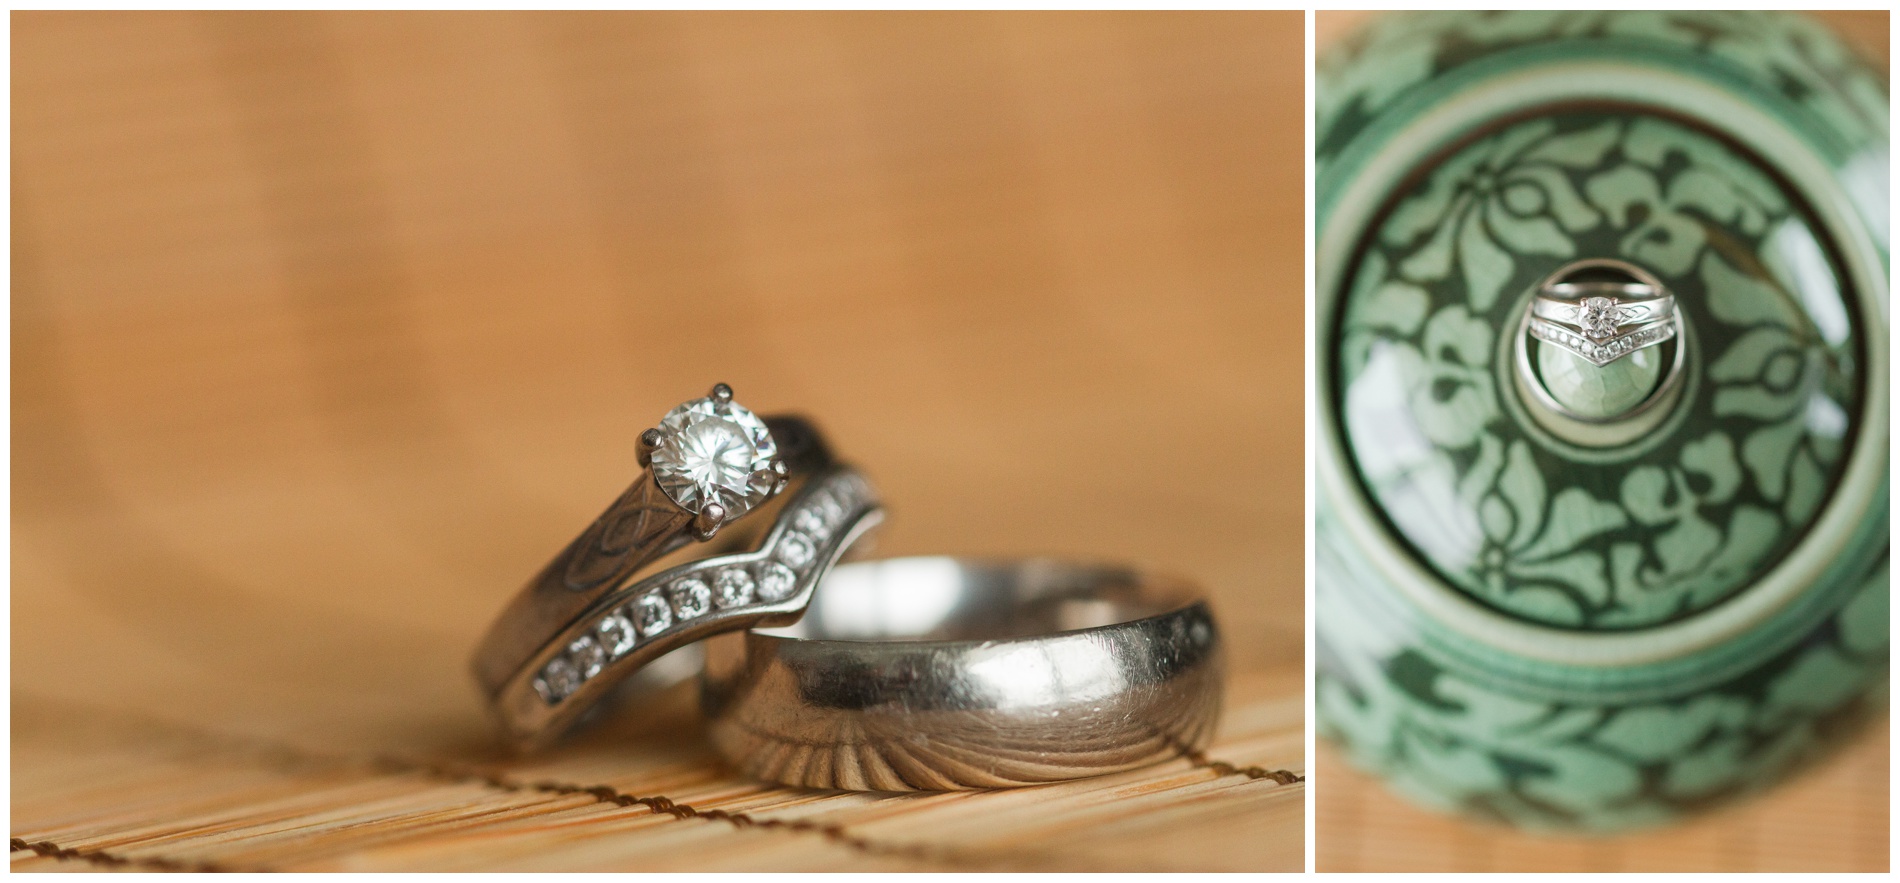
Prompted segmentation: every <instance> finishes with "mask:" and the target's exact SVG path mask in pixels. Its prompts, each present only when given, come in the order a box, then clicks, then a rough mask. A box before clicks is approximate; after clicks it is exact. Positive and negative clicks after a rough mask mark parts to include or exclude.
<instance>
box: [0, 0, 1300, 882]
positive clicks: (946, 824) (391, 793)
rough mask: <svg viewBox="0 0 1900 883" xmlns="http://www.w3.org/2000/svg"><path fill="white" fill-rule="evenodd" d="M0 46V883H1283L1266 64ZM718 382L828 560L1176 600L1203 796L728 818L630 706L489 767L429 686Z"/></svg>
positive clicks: (754, 795)
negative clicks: (310, 878) (1143, 590)
mask: <svg viewBox="0 0 1900 883" xmlns="http://www.w3.org/2000/svg"><path fill="white" fill-rule="evenodd" d="M12 25H13V28H12V33H13V41H12V49H13V68H12V76H13V203H12V221H13V241H12V246H13V252H12V254H13V276H12V281H13V288H12V319H13V337H12V343H13V361H12V369H13V428H14V431H13V436H12V442H13V448H12V451H13V464H12V465H13V473H12V474H13V496H12V503H13V531H12V542H13V545H12V550H13V556H12V576H13V581H12V588H13V591H12V608H11V611H12V617H13V629H12V646H13V654H12V673H13V675H12V677H13V681H12V686H13V691H12V728H11V729H12V774H13V775H12V782H13V784H12V803H11V809H12V822H11V825H12V830H11V832H10V833H11V835H12V837H13V848H14V852H13V867H14V869H16V870H22V869H73V870H93V869H99V868H109V867H115V866H127V867H134V868H154V869H166V868H200V867H213V868H221V869H237V870H244V869H264V868H273V869H316V868H351V869H446V868H470V869H566V868H591V869H636V868H637V869H660V868H666V869H682V870H684V869H741V868H751V869H778V870H792V869H821V868H829V869H864V868H878V867H882V868H941V869H956V868H1037V869H1063V868H1074V869H1082V868H1113V869H1117V870H1130V869H1140V868H1154V869H1209V870H1211V869H1295V868H1298V867H1299V866H1300V864H1301V861H1302V858H1301V855H1302V854H1301V840H1302V838H1301V826H1302V821H1301V819H1302V808H1301V804H1302V801H1303V791H1302V787H1301V786H1300V785H1299V784H1298V783H1293V784H1282V783H1281V782H1280V781H1278V780H1277V779H1278V778H1286V777H1285V776H1280V777H1277V778H1276V777H1275V776H1272V775H1268V774H1269V773H1273V772H1274V771H1280V770H1287V771H1292V772H1293V773H1300V772H1303V771H1304V770H1303V750H1304V749H1303V745H1302V741H1301V699H1300V681H1301V678H1300V673H1299V665H1300V659H1301V635H1302V627H1301V623H1302V608H1301V598H1302V592H1301V568H1300V561H1301V547H1302V544H1301V526H1300V525H1301V509H1302V499H1301V498H1302V495H1301V473H1302V469H1301V461H1302V455H1301V444H1302V438H1303V435H1302V428H1301V422H1302V421H1301V365H1302V359H1301V347H1300V343H1299V341H1300V339H1301V333H1300V329H1301V328H1302V325H1303V319H1302V303H1303V300H1302V290H1301V288H1302V276H1301V257H1302V253H1303V252H1302V238H1301V237H1302V211H1301V202H1302V156H1301V151H1302V142H1301V129H1302V127H1301V124H1300V120H1301V119H1302V90H1301V76H1302V70H1303V67H1302V65H1303V51H1302V45H1303V44H1302V36H1301V35H1302V27H1301V16H1300V14H1299V13H1239V14H1212V15H1204V14H903V15H857V14H851V15H794V14H703V15H697V14H696V15H673V14H558V15H554V14H550V15H540V14H433V13H400V14H398V13H388V14H348V13H337V14H330V13H322V14H318V13H296V14H275V13H273V14H168V13H120V12H114V13H40V12H22V13H15V14H14V15H13V17H12ZM716 380H724V381H726V382H729V383H731V384H732V385H733V386H734V387H736V388H737V389H738V391H739V394H740V396H741V398H742V400H743V401H745V402H747V403H748V404H750V405H751V406H752V407H754V408H756V409H759V410H762V411H768V412H769V411H778V410H789V409H798V410H803V411H806V412H808V413H810V414H812V415H815V416H816V417H818V418H820V419H821V421H822V423H823V424H824V426H825V427H826V428H827V429H828V430H829V432H830V433H831V435H832V437H833V438H834V440H835V441H836V443H837V444H838V446H839V447H840V448H841V449H842V450H843V451H844V452H845V453H846V454H847V455H848V456H850V457H852V458H853V459H855V460H856V461H858V462H859V463H860V464H862V465H863V466H865V467H866V468H867V469H868V470H869V471H870V473H871V474H872V475H873V476H874V477H875V478H876V479H877V480H878V481H879V483H880V485H881V487H882V489H883V490H884V492H885V494H886V496H887V499H889V500H892V501H894V503H895V507H894V512H893V517H892V521H891V523H890V525H889V527H888V529H887V530H886V531H885V533H884V535H883V536H882V538H881V541H880V547H879V550H880V552H882V553H886V554H906V553H936V552H954V553H974V554H988V555H1017V554H1056V555H1069V556H1079V557H1083V558H1091V559H1120V560H1128V561H1132V562H1136V563H1139V564H1142V565H1146V566H1150V567H1155V568H1164V569H1168V570H1173V571H1179V572H1183V573H1186V574H1190V575H1192V576H1195V577H1198V578H1199V579H1201V580H1203V581H1204V582H1205V583H1206V584H1207V585H1208V586H1209V588H1210V590H1211V591H1212V593H1213V596H1214V598H1215V601H1216V604H1217V606H1218V612H1219V615H1220V616H1221V617H1222V621H1223V624H1224V626H1225V629H1226V632H1227V634H1228V636H1229V638H1230V644H1231V647H1232V656H1231V659H1230V662H1231V664H1232V670H1233V672H1234V678H1233V684H1232V689H1231V691H1230V697H1229V703H1228V709H1229V710H1228V714H1227V717H1226V719H1225V722H1224V725H1223V729H1222V731H1221V734H1220V736H1219V740H1218V742H1217V744H1216V745H1215V746H1214V748H1213V749H1211V750H1210V752H1209V755H1210V757H1209V758H1208V759H1203V760H1200V761H1189V760H1180V761H1175V762H1171V763H1168V764H1164V765H1162V766H1158V767H1155V768H1152V769H1149V770H1144V771H1139V772H1136V773H1130V774H1126V775H1122V776H1114V777H1108V778H1106V779H1101V780H1095V781H1092V782H1087V783H1080V784H1077V785H1072V786H1063V787H1051V788H1040V789H1028V790H1022V791H1014V792H998V793H992V794H975V795H970V794H963V795H948V796H922V797H914V796H913V797H888V796H863V795H829V794H820V793H813V792H804V791H796V790H791V789H777V788H765V787H761V786H757V785H754V784H752V783H749V782H747V781H746V780H744V779H742V778H740V777H737V776H736V775H734V774H732V773H731V772H729V771H727V770H724V769H723V768H721V767H720V766H719V764H718V763H717V762H716V760H715V759H714V758H713V757H712V756H711V755H710V754H709V753H708V752H707V751H706V750H705V749H704V748H702V747H701V742H700V736H699V733H698V721H697V719H696V715H697V712H696V711H695V710H694V708H693V704H692V701H691V697H690V696H689V695H686V694H684V693H678V692H676V693H675V694H671V695H669V697H667V698H666V700H665V701H662V702H658V703H654V704H649V705H646V706H643V707H640V708H635V709H626V710H624V711H623V712H622V713H620V714H618V715H617V716H615V717H614V718H612V719H611V720H609V721H607V722H605V724H604V725H603V726H601V727H599V728H597V729H595V730H594V731H592V732H590V733H588V734H587V735H586V736H585V737H584V738H582V739H580V740H578V741H577V742H576V743H573V744H570V745H569V746H567V747H565V748H563V749H562V750H559V751H556V752H553V753H551V754H549V755H547V756H545V757H538V758H535V759H533V760H532V761H517V760H512V759H509V758H508V757H506V756H505V755H503V754H501V753H500V752H499V751H498V750H497V746H496V744H495V743H494V741H493V738H492V735H491V732H492V731H491V728H490V725H489V723H488V721H487V720H486V719H485V717H484V716H483V713H482V711H481V710H480V708H479V707H478V705H477V703H476V699H475V693H474V690H473V689H472V687H471V685H470V682H469V678H468V676H467V674H466V669H465V664H466V659H467V656H468V653H469V651H470V649H471V647H472V645H473V642H474V641H475V638H476V637H477V635H478V634H479V632H480V630H481V629H482V628H483V627H484V626H485V625H486V623H487V621H488V619H489V617H490V616H491V615H492V614H493V613H494V612H495V611H496V610H497V609H498V608H499V607H500V605H501V604H502V602H503V600H504V599H505V598H506V597H507V596H508V595H509V594H510V593H512V592H513V591H514V590H515V589H516V588H517V586H518V585H519V584H520V583H521V582H523V581H524V580H525V579H526V578H527V577H528V576H529V575H530V574H531V573H532V572H533V571H534V570H535V569H536V568H538V567H539V566H540V565H541V564H542V563H543V562H545V561H546V559H547V558H548V557H549V556H551V555H552V554H553V553H554V552H555V551H556V550H557V549H558V548H559V547H560V546H561V545H562V544H564V543H565V542H567V541H568V540H569V539H570V538H571V537H572V536H573V535H574V534H575V533H577V532H578V531H579V530H580V529H581V528H582V527H583V526H584V525H585V524H586V522H587V520H588V519H590V518H592V517H593V516H594V515H595V514H597V513H598V511H599V510H600V508H601V507H603V506H604V505H605V504H606V503H607V502H608V501H609V500H610V499H612V497H613V496H614V495H615V494H617V493H618V492H619V491H620V489H621V488H622V487H623V486H624V485H625V483H626V482H627V481H628V480H629V479H630V478H631V476H632V475H633V474H634V472H635V466H634V464H633V462H632V457H633V453H632V452H633V438H634V435H635V434H636V433H637V432H638V431H639V430H640V429H641V428H643V427H645V426H647V425H650V424H651V422H652V421H653V420H654V419H655V418H657V417H658V416H659V415H660V414H661V413H663V412H664V410H665V409H667V408H669V407H671V406H672V405H673V404H675V403H677V402H678V401H680V400H682V399H684V398H687V397H690V396H696V395H700V394H702V393H703V392H704V390H705V389H706V388H707V387H708V386H709V385H710V384H711V383H712V382H714V381H716ZM586 789H593V790H592V791H588V790H586ZM708 810H722V811H725V812H730V813H738V814H740V815H739V816H738V817H736V818H721V817H718V816H714V817H711V818H707V817H705V816H703V815H701V814H702V813H704V812H706V811H708Z"/></svg>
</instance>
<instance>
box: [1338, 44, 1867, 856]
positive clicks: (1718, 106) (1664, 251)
mask: <svg viewBox="0 0 1900 883" xmlns="http://www.w3.org/2000/svg"><path fill="white" fill-rule="evenodd" d="M1318 102H1319V107H1318V131H1317V143H1318V150H1319V157H1318V175H1319V181H1318V191H1317V192H1318V215H1317V216H1318V241H1317V253H1318V283H1319V316H1318V328H1319V349H1318V366H1319V395H1320V400H1321V409H1320V412H1321V414H1322V420H1321V423H1322V426H1321V430H1320V438H1321V442H1320V451H1319V457H1318V461H1319V467H1318V468H1319V507H1318V510H1319V511H1318V526H1317V530H1318V541H1317V542H1318V548H1319V572H1318V603H1317V611H1316V616H1317V623H1318V625H1317V629H1318V636H1319V647H1318V658H1319V674H1318V684H1317V691H1318V692H1317V697H1316V702H1317V706H1318V712H1319V724H1320V727H1321V731H1322V733H1324V734H1325V735H1327V736H1329V737H1330V738H1332V739H1334V740H1337V741H1338V742H1340V743H1342V744H1343V745H1344V746H1345V747H1346V748H1347V750H1348V753H1349V754H1350V756H1351V757H1352V758H1353V760H1354V761H1355V762H1356V763H1357V764H1359V765H1361V766H1363V767H1364V768H1366V769H1368V770H1372V771H1374V772H1376V773H1377V774H1379V775H1381V776H1383V777H1384V778H1385V779H1386V780H1387V781H1388V782H1390V783H1391V784H1392V785H1393V786H1394V787H1395V788H1397V789H1398V790H1400V791H1401V792H1403V793H1404V794H1406V795H1408V796H1410V797H1412V798H1414V799H1416V800H1418V801H1421V802H1424V803H1426V804H1428V805H1431V806H1434V807H1439V808H1443V809H1447V810H1454V811H1461V812H1468V813H1475V814H1479V815H1483V816H1487V817H1491V818H1496V819H1502V820H1506V821H1509V822H1513V823H1516V824H1520V825H1524V826H1528V827H1539V828H1570V829H1591V830H1613V829H1620V828H1627V827H1631V826H1635V825H1643V824H1651V823H1656V822H1660V821H1665V820H1668V819H1671V818H1674V817H1677V816H1679V815H1680V814H1682V813H1684V812H1686V811H1690V810H1694V809H1697V808H1700V807H1704V806H1707V805H1710V804H1713V803H1716V802H1719V801H1722V800H1726V799H1728V798H1730V797H1733V796H1735V795H1739V794H1743V793H1745V792H1748V791H1750V790H1752V789H1755V788H1758V787H1760V786H1762V785H1765V784H1768V783H1771V782H1774V781H1776V780H1777V779H1778V778H1781V777H1782V776H1784V774H1786V773H1787V772H1789V771H1790V770H1793V769H1796V768H1797V767H1798V766H1799V764H1801V763H1802V762H1803V761H1805V760H1807V759H1810V758H1812V757H1814V756H1816V755H1817V754H1818V753H1819V752H1820V751H1822V750H1824V749H1825V748H1826V747H1827V746H1828V745H1829V744H1830V743H1831V742H1833V741H1835V740H1836V738H1837V737H1838V736H1840V735H1842V734H1843V733H1846V732H1848V731H1850V730H1851V729H1852V728H1853V724H1854V723H1856V722H1857V721H1858V720H1859V719H1861V718H1862V717H1864V716H1865V715H1866V714H1868V713H1870V712H1872V713H1881V714H1884V713H1885V704H1886V701H1885V696H1886V682H1887V674H1886V673H1887V657H1888V627H1887V622H1888V617H1887V586H1888V579H1887V573H1888V470H1887V462H1888V399H1889V397H1888V377H1889V369H1888V346H1887V341H1888V335H1887V328H1888V298H1887V277H1888V255H1887V252H1886V248H1887V240H1888V206H1887V192H1888V188H1887V175H1888V147H1887V144H1888V134H1887V133H1888V112H1887V98H1886V96H1885V94H1884V92H1883V91H1882V88H1881V86H1880V83H1879V81H1877V80H1876V79H1875V78H1874V76H1873V75H1872V74H1871V73H1870V72H1869V71H1868V70H1867V69H1865V68H1864V67H1863V66H1862V65H1861V64H1860V62H1858V61H1857V60H1856V59H1855V58H1854V57H1853V56H1852V55H1851V54H1850V53H1849V52H1848V51H1846V50H1845V49H1844V48H1843V47H1842V46H1841V44H1840V43H1839V42H1838V41H1837V40H1836V39H1835V38H1834V37H1833V36H1832V35H1830V34H1829V33H1828V32H1827V31H1826V30H1825V29H1823V28H1822V27H1821V26H1819V25H1817V24H1816V23H1814V22H1811V21H1809V20H1807V19H1804V18H1801V17H1797V16H1790V15H1782V14H1771V13H1739V12H1738V13H1679V12H1572V13H1565V12H1507V13H1419V14H1389V15H1384V16H1381V17H1379V18H1378V19H1377V20H1376V21H1375V22H1374V23H1373V24H1372V25H1371V26H1370V27H1369V28H1368V29H1366V30H1364V31H1362V32H1361V33H1359V34H1357V35H1355V37H1354V38H1353V39H1350V40H1348V41H1347V42H1345V43H1344V44H1342V45H1341V46H1340V47H1338V49H1337V51H1334V52H1332V53H1331V54H1329V55H1328V56H1327V57H1325V58H1323V59H1322V62H1321V64H1320V79H1319V87H1318ZM1589 259H1613V260H1616V261H1621V262H1625V263H1627V264H1629V265H1633V266H1635V267H1639V268H1641V269H1642V270H1644V271H1647V273H1649V274H1652V275H1653V276H1654V277H1655V278H1656V279H1658V280H1660V281H1661V282H1662V283H1663V284H1664V285H1665V286H1667V288H1668V289H1669V291H1670V292H1672V293H1673V294H1674V295H1675V297H1676V303H1677V305H1678V306H1679V308H1680V310H1681V314H1680V315H1681V317H1682V332H1681V334H1680V336H1679V337H1678V338H1677V339H1676V340H1674V341H1672V342H1670V343H1669V344H1666V345H1664V346H1660V347H1657V348H1653V349H1649V350H1644V351H1642V353H1639V355H1643V354H1647V355H1645V358H1644V359H1641V360H1639V359H1636V358H1634V357H1631V358H1626V359H1623V360H1620V361H1618V362H1613V363H1611V364H1610V365H1608V366H1605V367H1604V368H1597V367H1596V366H1594V365H1592V364H1591V363H1589V362H1587V361H1584V360H1582V359H1580V358H1577V357H1574V356H1570V355H1569V354H1568V353H1564V352H1562V351H1556V352H1555V353H1553V352H1551V349H1552V348H1550V347H1548V346H1547V345H1546V346H1545V347H1544V348H1542V349H1537V350H1536V356H1535V357H1534V358H1529V359H1525V360H1519V359H1514V358H1513V354H1514V352H1516V348H1517V347H1518V345H1519V341H1520V339H1521V334H1522V331H1521V324H1520V320H1521V319H1522V317H1523V316H1524V314H1525V311H1526V310H1527V309H1528V304H1529V302H1530V298H1531V297H1532V294H1533V292H1534V290H1535V289H1536V287H1537V286H1538V284H1539V283H1540V281H1542V280H1543V279H1544V278H1545V277H1546V276H1547V275H1549V274H1551V273H1552V272H1553V271H1557V270H1558V269H1559V268H1561V267H1564V266H1566V265H1569V264H1571V263H1573V262H1576V261H1581V260H1589ZM1533 346H1535V345H1533ZM1526 352H1530V350H1526ZM1677 352H1680V356H1681V360H1682V362H1681V370H1680V374H1679V375H1678V379H1677V382H1676V383H1675V384H1674V385H1673V386H1670V387H1669V391H1668V393H1667V394H1666V395H1664V394H1657V395H1656V396H1655V397H1654V399H1653V400H1647V399H1646V396H1649V395H1650V394H1651V393H1653V392H1656V391H1657V390H1659V389H1661V387H1660V386H1659V384H1660V380H1659V378H1660V377H1662V376H1664V375H1665V374H1666V373H1667V372H1666V370H1665V369H1666V368H1667V367H1668V364H1669V362H1668V359H1670V358H1672V357H1673V356H1674V354H1676V353H1677ZM1527 366H1528V367H1527ZM1527 372H1528V373H1527ZM1535 383H1541V384H1543V385H1544V390H1545V391H1546V392H1549V393H1551V394H1552V396H1553V397H1554V400H1558V401H1561V402H1563V403H1564V404H1565V405H1566V406H1567V407H1570V408H1571V409H1572V410H1573V411H1586V412H1590V413H1593V414H1598V413H1600V414H1609V415H1620V416H1616V417H1614V418H1613V419H1609V420H1607V421H1604V422H1593V421H1581V420H1576V419H1572V418H1571V417H1567V416H1564V415H1563V414H1561V413H1557V412H1554V411H1552V409H1551V408H1549V407H1547V405H1546V404H1545V402H1546V401H1549V400H1553V399H1543V400H1540V398H1539V397H1538V396H1536V395H1531V394H1529V392H1530V391H1531V390H1530V388H1529V387H1528V386H1527V384H1535ZM1645 401H1647V404H1643V405H1641V406H1639V405H1638V403H1639V402H1645Z"/></svg>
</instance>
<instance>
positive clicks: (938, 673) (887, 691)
mask: <svg viewBox="0 0 1900 883" xmlns="http://www.w3.org/2000/svg"><path fill="white" fill-rule="evenodd" d="M705 646H706V657H707V663H706V670H705V673H704V675H703V676H702V680H701V683H702V688H703V689H702V693H701V696H702V705H703V706H704V708H705V711H706V716H707V720H708V728H709V732H710V734H711V737H712V741H713V744H714V745H715V746H716V747H717V748H718V750H719V751H720V753H721V754H723V755H724V756H725V757H726V758H727V759H728V760H729V761H730V762H731V763H733V764H734V765H735V766H737V767H739V768H740V769H742V770H744V771H745V772H746V773H748V774H749V775H751V776H753V777H755V778H758V779H763V780H766V781H770V782H778V783H783V784H788V785H802V786H806V787H813V788H842V789H849V790H855V791H955V790H965V789H973V788H1001V787H1011V786H1017V785H1034V784H1040V783H1045V782H1057V781H1063V780H1068V779H1078V778H1084V777H1088V776H1096V775H1102V774H1105V773H1112V772H1117V771H1121V770H1127V769H1132V768H1134V767H1139V766H1143V765H1146V764H1151V763H1155V762H1158V761H1161V760H1166V759H1168V758H1172V757H1178V756H1181V755H1184V754H1187V753H1190V752H1194V751H1198V750H1200V749H1201V748H1204V747H1205V746H1206V744H1207V742H1208V740H1209V739H1210V738H1211V736H1212V733H1213V728H1214V722H1215V720H1216V718H1217V717H1218V716H1219V713H1220V694H1221V683H1222V663H1221V643H1220V634H1219V631H1218V630H1217V629H1216V628H1215V625H1214V618H1213V615H1212V613H1211V612H1210V611H1209V610H1208V607H1207V605H1206V603H1205V602H1204V601H1202V600H1200V599H1199V598H1198V597H1197V596H1196V593H1195V592H1193V591H1192V590H1191V589H1190V587H1188V586H1187V585H1186V584H1185V583H1181V582H1179V581H1171V580H1162V579H1157V578H1153V577H1146V576H1143V575H1141V574H1138V573H1136V572H1133V571H1130V570H1126V569H1122V568H1115V567H1091V566H1083V565H1072V564H1062V563H1056V562H1049V561H1020V562H1013V563H996V562H983V561H974V560H965V559H957V558H896V559H889V560H883V561H869V562H861V563H857V564H846V565H843V566H840V567H838V568H836V569H835V570H833V571H832V572H831V573H830V574H829V575H828V576H827V577H826V578H825V580H824V582H823V584H821V585H820V586H819V587H818V590H817V593H816V595H815V600H814V601H813V602H812V605H811V607H810V609H809V610H808V611H807V612H806V614H805V618H804V619H802V620H800V621H799V623H798V624H797V625H796V626H793V627H789V628H784V629H777V630H773V631H769V632H763V631H749V632H745V633H742V634H730V635H722V636H720V637H718V638H716V639H714V640H711V641H708V642H707V643H706V645H705Z"/></svg>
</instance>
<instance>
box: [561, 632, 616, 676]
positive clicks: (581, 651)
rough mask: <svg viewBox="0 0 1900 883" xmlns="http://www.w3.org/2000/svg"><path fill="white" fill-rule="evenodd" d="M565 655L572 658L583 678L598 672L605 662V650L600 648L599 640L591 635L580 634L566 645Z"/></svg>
mask: <svg viewBox="0 0 1900 883" xmlns="http://www.w3.org/2000/svg"><path fill="white" fill-rule="evenodd" d="M567 656H568V658H569V659H572V660H574V667H575V668H576V669H578V670H579V671H580V673H581V677H583V678H591V677H593V676H594V675H597V674H600V667H601V666H603V665H606V664H607V651H605V650H602V649H600V644H599V642H597V641H595V640H594V639H593V638H592V637H590V636H587V635H582V636H580V637H578V638H575V639H574V643H572V644H569V645H567Z"/></svg>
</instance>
